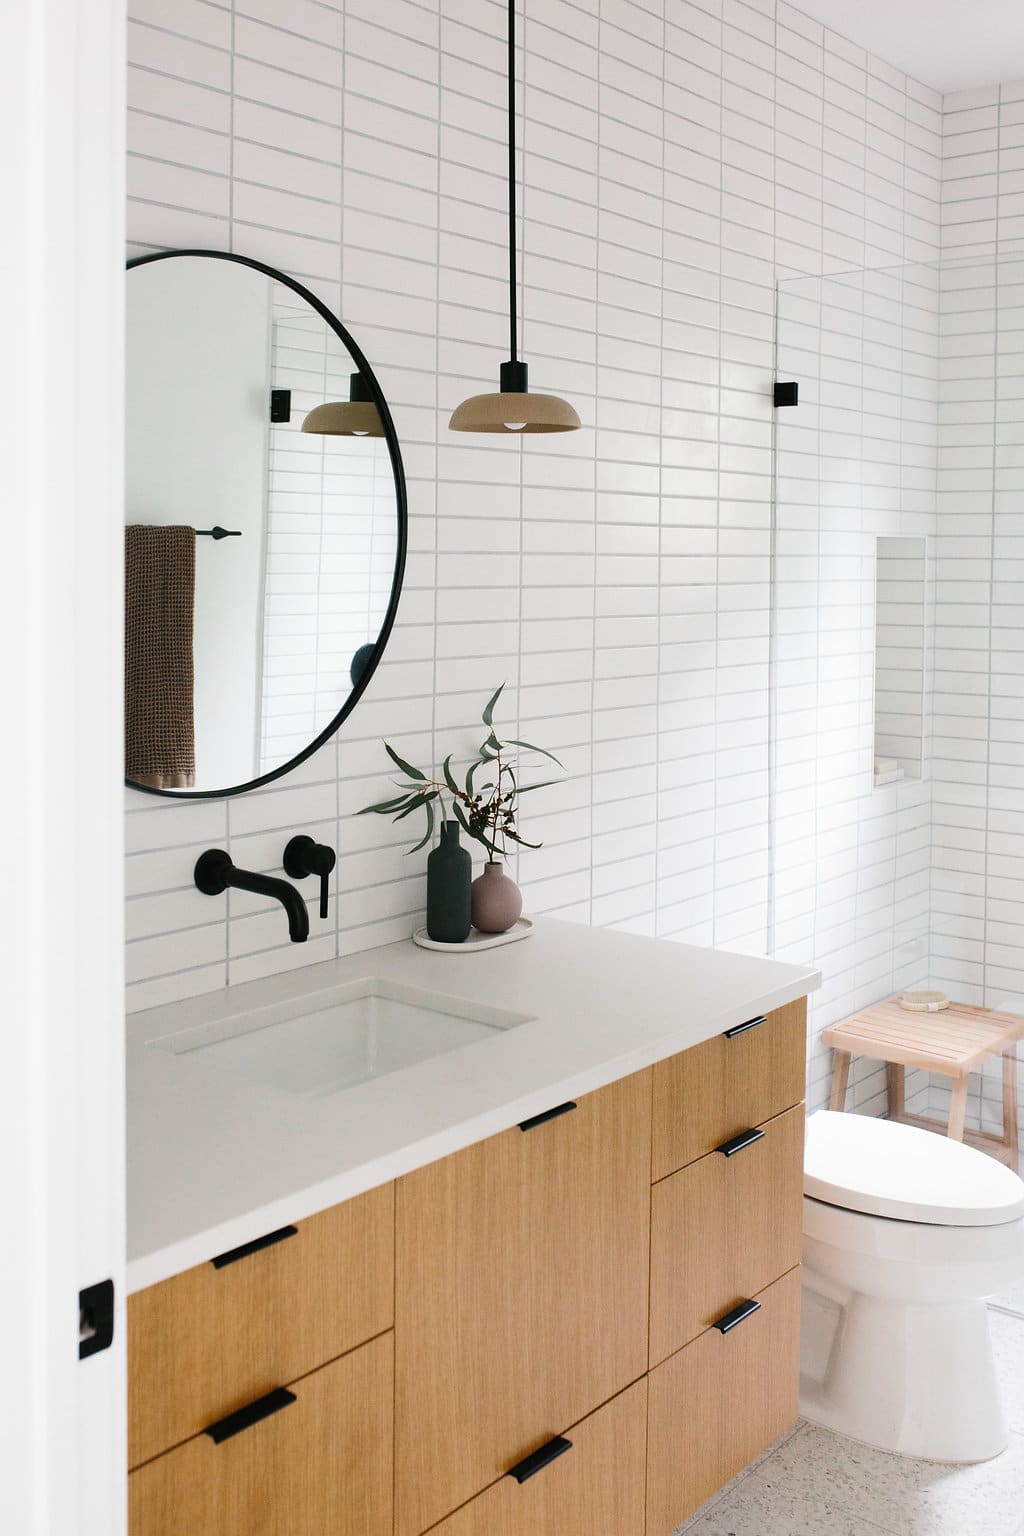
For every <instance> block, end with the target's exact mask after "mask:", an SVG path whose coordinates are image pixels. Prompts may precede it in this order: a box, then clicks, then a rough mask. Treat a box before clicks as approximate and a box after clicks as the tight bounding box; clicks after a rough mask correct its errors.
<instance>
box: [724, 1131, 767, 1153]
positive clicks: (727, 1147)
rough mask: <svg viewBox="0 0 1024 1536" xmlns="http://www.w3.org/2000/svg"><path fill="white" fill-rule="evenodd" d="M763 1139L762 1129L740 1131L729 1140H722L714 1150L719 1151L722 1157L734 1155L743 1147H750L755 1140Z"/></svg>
mask: <svg viewBox="0 0 1024 1536" xmlns="http://www.w3.org/2000/svg"><path fill="white" fill-rule="evenodd" d="M763 1140H764V1131H740V1133H739V1135H738V1136H733V1137H732V1138H731V1139H730V1140H729V1141H723V1142H722V1145H721V1146H720V1147H716V1148H715V1151H716V1152H721V1154H722V1156H723V1157H735V1155H736V1153H737V1152H742V1151H743V1148H744V1147H752V1146H753V1145H754V1142H755V1141H763Z"/></svg>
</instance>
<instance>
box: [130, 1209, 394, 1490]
mask: <svg viewBox="0 0 1024 1536" xmlns="http://www.w3.org/2000/svg"><path fill="white" fill-rule="evenodd" d="M296 1225H297V1228H298V1230H297V1232H296V1234H295V1236H293V1237H288V1238H286V1239H284V1240H283V1241H281V1242H276V1243H274V1244H273V1245H272V1246H270V1247H267V1248H262V1249H260V1250H259V1251H258V1252H255V1253H250V1254H248V1255H247V1256H245V1257H243V1258H240V1259H237V1260H236V1261H234V1262H232V1263H229V1264H226V1265H224V1266H223V1267H222V1268H216V1267H215V1266H214V1264H213V1263H207V1264H199V1265H197V1266H196V1268H195V1269H189V1270H186V1271H185V1273H184V1274H181V1275H175V1276H174V1277H173V1278H172V1279H170V1280H165V1281H163V1282H161V1284H159V1285H154V1286H150V1287H149V1289H148V1290H145V1291H137V1292H136V1293H135V1294H134V1295H132V1296H129V1298H128V1464H129V1466H131V1467H135V1466H138V1465H139V1463H140V1462H143V1461H148V1460H149V1459H150V1458H151V1457H153V1456H157V1455H159V1454H160V1452H161V1451H166V1450H167V1449H168V1448H169V1447H170V1446H173V1445H177V1444H179V1443H180V1442H181V1441H182V1440H187V1439H188V1438H189V1437H190V1436H192V1435H195V1434H198V1433H199V1432H200V1430H203V1429H205V1428H206V1427H207V1425H208V1424H212V1423H213V1422H214V1421H215V1420H217V1419H221V1418H223V1417H224V1415H225V1414H228V1413H232V1412H233V1411H234V1410H235V1409H237V1408H241V1407H242V1406H243V1405H244V1404H246V1403H250V1402H252V1401H253V1400H254V1399H255V1398H258V1397H262V1396H263V1394H264V1393H266V1392H269V1391H271V1389H272V1388H274V1387H279V1386H281V1385H282V1383H284V1382H288V1381H294V1380H295V1379H296V1378H297V1377H299V1376H304V1375H306V1374H307V1373H308V1372H309V1371H312V1370H315V1369H316V1367H317V1366H319V1365H323V1364H324V1363H325V1362H326V1361H328V1360H333V1359H335V1358H336V1357H337V1356H338V1355H341V1354H344V1353H345V1351H346V1350H349V1349H352V1348H354V1346H355V1345H357V1344H362V1343H363V1342H364V1341H365V1340H366V1339H371V1338H373V1337H374V1336H375V1335H376V1334H379V1333H383V1332H384V1331H385V1329H387V1328H390V1327H391V1324H392V1322H393V1319H394V1251H393V1244H394V1185H393V1184H387V1185H383V1186H382V1187H381V1188H379V1189H374V1190H371V1191H370V1192H369V1193H368V1194H365V1195H359V1196H357V1197H356V1198H355V1199H354V1200H348V1201H345V1203H344V1204H342V1205H337V1206H334V1207H333V1208H332V1209H331V1210H328V1211H323V1212H321V1213H320V1215H318V1216H311V1217H310V1218H309V1220H307V1221H301V1222H298V1223H296Z"/></svg>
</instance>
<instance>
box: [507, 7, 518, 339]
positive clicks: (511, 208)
mask: <svg viewBox="0 0 1024 1536" xmlns="http://www.w3.org/2000/svg"><path fill="white" fill-rule="evenodd" d="M516 309H517V305H516V0H508V318H509V336H510V361H511V362H513V363H515V362H517V361H518V358H519V354H518V351H517V348H516V331H517V329H518V326H517V318H516Z"/></svg>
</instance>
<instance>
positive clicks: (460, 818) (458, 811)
mask: <svg viewBox="0 0 1024 1536" xmlns="http://www.w3.org/2000/svg"><path fill="white" fill-rule="evenodd" d="M452 810H453V811H454V812H455V819H456V821H457V822H458V823H459V825H460V826H461V828H462V830H463V832H466V833H468V834H469V836H470V837H473V838H475V837H476V833H475V832H474V831H473V830H472V828H471V827H470V825H469V822H468V820H467V818H466V813H465V811H464V810H463V809H462V806H461V805H460V804H459V802H458V801H457V800H453V801H452Z"/></svg>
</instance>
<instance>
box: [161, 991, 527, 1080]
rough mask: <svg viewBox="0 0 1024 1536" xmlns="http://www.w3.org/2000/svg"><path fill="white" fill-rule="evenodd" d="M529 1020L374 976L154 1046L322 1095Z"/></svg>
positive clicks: (242, 1016)
mask: <svg viewBox="0 0 1024 1536" xmlns="http://www.w3.org/2000/svg"><path fill="white" fill-rule="evenodd" d="M530 1022H532V1021H531V1017H530V1016H529V1015H527V1014H521V1013H512V1012H509V1011H508V1010H507V1009H503V1008H493V1007H491V1006H490V1005H489V1004H486V1003H475V1002H473V1003H471V1002H467V1001H464V1000H463V999H461V998H453V997H445V996H444V995H442V994H434V993H430V992H426V991H420V990H419V989H418V988H415V987H405V986H401V985H400V984H398V983H395V982H389V981H382V980H379V979H377V978H372V977H369V978H367V979H365V980H362V981H356V982H351V983H349V984H348V985H347V986H343V987H337V988H334V989H332V990H331V991H329V992H326V993H324V992H321V993H317V994H316V996H315V997H297V998H290V999H289V1000H288V1001H287V1002H285V1003H277V1004H274V1005H271V1006H269V1007H265V1008H260V1009H258V1010H255V1011H254V1012H252V1013H249V1014H243V1015H240V1016H238V1017H235V1018H229V1019H223V1020H220V1021H218V1022H217V1023H216V1024H206V1025H203V1026H202V1027H201V1028H199V1029H194V1030H189V1031H187V1032H185V1033H184V1034H180V1035H174V1036H170V1037H167V1038H165V1039H162V1040H154V1041H152V1042H151V1043H152V1044H153V1045H155V1046H156V1047H157V1048H158V1049H160V1050H166V1051H170V1052H172V1053H173V1054H174V1055H175V1056H191V1057H193V1058H195V1059H196V1060H199V1061H203V1062H209V1063H210V1064H211V1065H215V1066H217V1067H219V1068H220V1069H222V1070H224V1071H228V1072H231V1073H233V1074H234V1075H235V1076H237V1077H244V1078H248V1079H250V1080H252V1081H254V1082H258V1083H266V1084H267V1085H269V1086H270V1087H272V1088H277V1089H280V1090H282V1091H283V1092H285V1093H293V1094H297V1095H300V1096H304V1097H307V1098H314V1097H315V1098H321V1097H324V1096H326V1095H327V1094H332V1093H338V1092H340V1091H341V1090H342V1089H344V1088H351V1087H354V1085H355V1084H356V1083H363V1082H366V1081H367V1080H368V1079H369V1078H372V1077H384V1076H386V1075H387V1074H388V1073H389V1072H398V1071H400V1070H401V1069H402V1068H403V1067H408V1066H412V1065H413V1064H414V1063H415V1062H419V1061H426V1060H427V1059H428V1058H429V1057H432V1056H442V1055H444V1054H446V1053H447V1052H449V1051H457V1050H459V1049H460V1048H461V1047H462V1046H465V1045H474V1044H476V1043H477V1041H480V1040H487V1039H489V1038H494V1036H495V1035H496V1034H497V1033H500V1032H501V1031H503V1030H506V1029H514V1028H515V1027H516V1026H517V1025H519V1024H528V1023H530Z"/></svg>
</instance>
